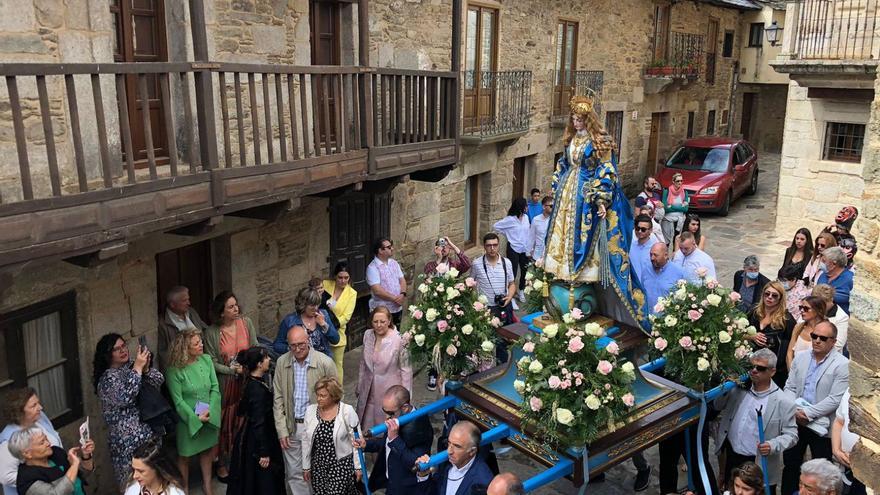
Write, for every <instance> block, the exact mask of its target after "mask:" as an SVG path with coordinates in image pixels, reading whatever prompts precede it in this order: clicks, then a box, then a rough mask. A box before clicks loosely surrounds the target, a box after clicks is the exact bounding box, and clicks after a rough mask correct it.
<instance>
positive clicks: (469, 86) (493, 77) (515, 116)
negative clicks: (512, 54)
mask: <svg viewBox="0 0 880 495" xmlns="http://www.w3.org/2000/svg"><path fill="white" fill-rule="evenodd" d="M531 98H532V72H531V71H526V70H516V71H501V72H493V71H473V70H472V71H465V72H463V73H462V102H463V107H464V111H463V113H462V119H461V128H462V129H461V135H462V138H461V141H462V143H463V144H465V145H476V146H479V145H480V144H483V143H493V142H501V141H512V140H515V139H517V138H519V137H521V136H524V135H525V134H526V133H527V132H528V131H529V125H530V123H531Z"/></svg>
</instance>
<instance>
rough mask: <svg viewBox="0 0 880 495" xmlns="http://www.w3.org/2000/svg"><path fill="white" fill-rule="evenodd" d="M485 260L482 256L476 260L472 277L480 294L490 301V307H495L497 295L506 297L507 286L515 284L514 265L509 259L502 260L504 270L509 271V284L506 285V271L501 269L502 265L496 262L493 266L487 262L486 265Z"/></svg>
mask: <svg viewBox="0 0 880 495" xmlns="http://www.w3.org/2000/svg"><path fill="white" fill-rule="evenodd" d="M485 258H486V257H485V256H480V257H479V258H477V259H475V260H474V263H473V265H471V276H472V277H474V280H476V281H477V289H479V291H480V294H482V295H484V296H486V299H488V300H489V306H495V295H503V296H506V295H507V286H508V285H509V284H510V283H511V282H514V278H513V264H512V263H511V262H510V260H509V259H507V258H503V257H502V258H500V259H502V260H504V268H505V269H506V271H507V284H505V283H504V278H505V276H504V270H502V269H501V263H499V262H497V261H496V262H495V264H492V263H490V262H489V261H486V262H485V264H484V263H483V260H485ZM484 267H485V269H484Z"/></svg>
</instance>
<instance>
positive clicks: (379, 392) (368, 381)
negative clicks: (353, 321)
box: [357, 306, 412, 429]
mask: <svg viewBox="0 0 880 495" xmlns="http://www.w3.org/2000/svg"><path fill="white" fill-rule="evenodd" d="M370 321H371V322H372V328H371V329H368V330H367V331H366V332H365V333H364V355H363V358H362V359H361V368H360V374H359V376H358V386H357V399H358V401H357V415H358V417H359V418H361V425H363V426H364V427H365V429H366V428H370V427H372V426H373V425H376V424H380V423H383V422H384V421H385V419H386V418H385V413H384V412H383V411H382V396H383V395H384V394H385V391H386V390H388V388H389V387H391V386H392V385H403V386H404V387H406V389H407V390H409V391H410V392H412V368H410V365H409V353H408V352H407V350H406V347H405V345H404V342H403V338H402V337H401V336H400V333H398V331H397V329H396V328H394V324H393V323H392V322H391V312H390V311H388V308H386V307H385V306H378V307H376V309H374V310H373V313H372V314H371V315H370Z"/></svg>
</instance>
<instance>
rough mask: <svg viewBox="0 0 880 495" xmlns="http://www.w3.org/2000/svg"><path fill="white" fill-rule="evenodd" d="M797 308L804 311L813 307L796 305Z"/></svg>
mask: <svg viewBox="0 0 880 495" xmlns="http://www.w3.org/2000/svg"><path fill="white" fill-rule="evenodd" d="M798 309H799V310H801V313H806V312H807V311H812V310H813V308H811V307H809V306H798Z"/></svg>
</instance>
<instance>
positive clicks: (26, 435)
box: [7, 426, 45, 462]
mask: <svg viewBox="0 0 880 495" xmlns="http://www.w3.org/2000/svg"><path fill="white" fill-rule="evenodd" d="M38 435H45V433H44V432H43V430H41V429H40V428H38V427H36V426H31V427H30V428H23V429H21V430H18V431H17V432H15V433H13V434H12V436H11V437H9V443H8V445H7V448H8V449H9V453H10V454H12V456H13V457H15V458H16V459H18V460H19V461H22V462H24V452H25V451H26V450H27V449H29V448H31V443H32V442H33V441H34V438H36V437H37V436H38Z"/></svg>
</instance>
